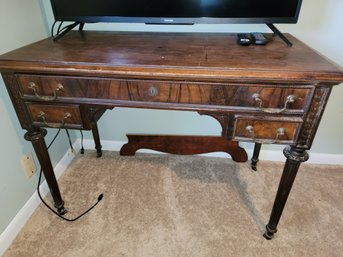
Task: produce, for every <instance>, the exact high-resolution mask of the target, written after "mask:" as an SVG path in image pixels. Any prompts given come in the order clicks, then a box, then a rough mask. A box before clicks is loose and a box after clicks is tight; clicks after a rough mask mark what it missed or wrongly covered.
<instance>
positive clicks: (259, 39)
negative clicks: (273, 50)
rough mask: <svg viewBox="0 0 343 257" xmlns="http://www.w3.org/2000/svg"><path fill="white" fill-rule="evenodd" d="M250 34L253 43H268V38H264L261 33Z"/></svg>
mask: <svg viewBox="0 0 343 257" xmlns="http://www.w3.org/2000/svg"><path fill="white" fill-rule="evenodd" d="M250 34H251V38H252V41H253V43H254V44H255V45H266V44H267V43H268V39H266V38H265V37H264V35H263V34H262V33H260V32H252V33H250Z"/></svg>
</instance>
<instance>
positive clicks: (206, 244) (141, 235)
mask: <svg viewBox="0 0 343 257" xmlns="http://www.w3.org/2000/svg"><path fill="white" fill-rule="evenodd" d="M282 165H283V164H282V163H276V162H266V161H261V162H260V163H259V165H258V169H259V170H258V172H252V171H251V169H250V167H249V164H248V163H244V164H237V163H234V162H232V161H231V160H227V159H216V158H204V157H197V156H194V157H190V156H171V155H142V154H141V155H138V156H136V157H120V156H118V154H117V153H113V152H105V153H104V156H103V157H102V158H100V159H97V158H96V157H95V152H93V151H91V152H86V154H85V155H84V156H82V155H78V156H77V158H76V159H75V161H73V163H72V164H71V166H70V167H69V168H68V170H67V171H66V172H65V174H64V175H63V176H62V178H61V179H60V187H61V191H62V195H63V197H64V200H65V202H66V207H67V208H68V210H69V213H68V214H67V215H66V216H67V217H73V216H76V215H77V214H79V213H80V212H81V211H83V210H85V209H86V208H88V206H90V205H91V204H92V203H94V202H95V200H96V198H97V196H98V195H99V194H100V193H104V199H103V201H102V202H101V203H100V204H99V205H98V206H97V207H96V208H95V209H94V210H93V211H91V212H90V213H89V214H87V215H86V216H84V217H83V218H82V219H80V220H78V221H76V222H74V223H67V222H65V221H63V220H61V219H59V218H58V217H56V216H54V215H52V214H51V213H50V211H49V210H47V209H46V208H45V207H44V208H43V207H42V206H40V207H39V208H38V209H37V210H36V212H35V213H34V214H33V216H32V218H31V219H30V220H29V222H28V223H27V224H26V226H25V227H24V229H23V230H22V231H21V233H20V234H19V236H18V237H17V238H16V240H15V241H14V243H13V244H12V246H11V247H10V248H9V249H8V251H7V252H6V253H5V255H4V256H6V257H13V256H25V257H30V256H32V257H38V256H44V257H53V256H63V257H69V256H70V257H79V256H80V257H81V256H82V257H86V256H92V257H93V256H116V257H117V256H118V257H124V256H125V257H133V256H139V257H148V256H149V257H155V256H158V257H164V256H165V257H178V256H180V257H181V256H182V257H188V256H196V257H225V256H259V257H260V256H278V257H281V256H287V257H289V256H302V257H303V256H311V257H315V256H318V257H319V256H320V257H325V256H330V257H331V256H343V201H342V196H343V187H342V185H343V167H342V166H319V165H317V166H314V165H303V166H302V167H301V169H300V171H299V173H298V177H297V179H296V181H295V184H294V186H293V190H292V192H291V195H290V197H289V200H288V203H287V205H286V209H285V211H284V214H283V217H282V219H281V222H280V224H279V232H278V233H277V234H276V236H275V238H274V239H273V240H271V241H267V240H265V239H264V238H263V237H262V233H263V230H264V224H265V223H266V222H267V221H268V218H269V214H270V211H271V208H272V203H273V201H274V196H275V193H276V188H277V185H278V182H279V178H280V174H281V170H282ZM47 200H48V201H49V202H50V200H51V199H50V198H49V197H48V199H47Z"/></svg>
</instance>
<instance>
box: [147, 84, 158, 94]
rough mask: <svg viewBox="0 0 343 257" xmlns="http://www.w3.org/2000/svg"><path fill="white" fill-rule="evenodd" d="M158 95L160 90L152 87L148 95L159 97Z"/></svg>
mask: <svg viewBox="0 0 343 257" xmlns="http://www.w3.org/2000/svg"><path fill="white" fill-rule="evenodd" d="M157 94H158V89H157V88H156V87H154V86H151V87H150V88H149V89H148V95H149V96H157Z"/></svg>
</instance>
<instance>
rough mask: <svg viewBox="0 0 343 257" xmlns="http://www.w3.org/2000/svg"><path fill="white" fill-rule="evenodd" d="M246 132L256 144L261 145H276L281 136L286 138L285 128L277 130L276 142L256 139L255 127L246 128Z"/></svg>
mask: <svg viewBox="0 0 343 257" xmlns="http://www.w3.org/2000/svg"><path fill="white" fill-rule="evenodd" d="M245 130H246V131H247V132H248V133H249V134H251V136H252V138H253V140H254V142H256V143H260V144H274V143H276V142H277V141H278V140H279V137H280V136H284V135H285V129H284V128H278V129H277V130H276V135H275V139H274V140H269V139H266V140H261V139H256V137H255V131H254V127H253V126H251V125H248V126H246V128H245Z"/></svg>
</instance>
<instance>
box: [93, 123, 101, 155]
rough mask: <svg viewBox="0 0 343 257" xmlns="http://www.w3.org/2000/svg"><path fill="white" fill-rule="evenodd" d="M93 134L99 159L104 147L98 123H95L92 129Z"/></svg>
mask: <svg viewBox="0 0 343 257" xmlns="http://www.w3.org/2000/svg"><path fill="white" fill-rule="evenodd" d="M92 133H93V138H94V143H95V149H96V153H97V157H101V156H102V150H101V148H102V146H101V143H100V136H99V130H98V125H97V123H96V122H94V123H93V127H92Z"/></svg>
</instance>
